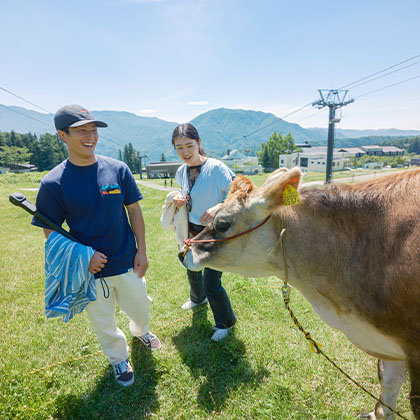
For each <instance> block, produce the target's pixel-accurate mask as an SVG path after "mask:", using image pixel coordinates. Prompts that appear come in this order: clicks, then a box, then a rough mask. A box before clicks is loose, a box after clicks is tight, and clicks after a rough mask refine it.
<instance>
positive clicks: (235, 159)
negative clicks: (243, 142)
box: [221, 150, 263, 175]
mask: <svg viewBox="0 0 420 420" xmlns="http://www.w3.org/2000/svg"><path fill="white" fill-rule="evenodd" d="M221 161H222V162H223V163H225V164H226V165H227V166H228V167H229V168H230V169H232V171H233V172H235V173H236V174H244V175H254V174H258V173H260V172H262V171H263V167H262V166H261V165H259V164H258V158H257V157H255V156H246V155H244V154H243V153H242V152H240V151H239V150H228V151H227V154H226V155H225V156H223V157H222V158H221Z"/></svg>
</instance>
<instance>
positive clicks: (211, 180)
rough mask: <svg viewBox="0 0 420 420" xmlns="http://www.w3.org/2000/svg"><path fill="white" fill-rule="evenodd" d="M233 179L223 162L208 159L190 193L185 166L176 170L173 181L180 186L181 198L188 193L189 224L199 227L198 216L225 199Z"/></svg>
mask: <svg viewBox="0 0 420 420" xmlns="http://www.w3.org/2000/svg"><path fill="white" fill-rule="evenodd" d="M234 177H235V174H234V173H233V172H232V171H231V170H230V169H229V168H228V167H227V166H226V165H225V164H224V163H223V162H221V161H220V160H217V159H212V158H208V159H207V160H206V162H204V164H203V166H202V167H201V172H200V175H199V176H198V178H197V179H196V181H195V184H194V185H193V187H192V189H191V191H190V190H189V185H188V173H187V165H186V164H184V165H182V166H180V167H179V168H178V170H177V172H176V175H175V181H176V182H177V183H178V184H179V185H180V186H181V191H182V195H183V197H186V196H187V194H188V192H189V193H190V196H191V204H192V206H191V212H190V213H189V215H188V219H189V221H190V222H191V223H194V224H196V225H201V223H200V216H201V215H202V214H203V213H204V212H205V211H206V210H207V209H209V208H210V207H213V206H215V205H216V204H219V203H221V202H222V201H223V200H224V199H225V198H226V197H227V195H228V192H229V188H230V184H231V182H232V179H233V178H234Z"/></svg>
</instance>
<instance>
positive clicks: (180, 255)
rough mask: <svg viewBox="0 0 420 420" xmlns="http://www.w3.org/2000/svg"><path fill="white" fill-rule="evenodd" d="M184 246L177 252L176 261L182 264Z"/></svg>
mask: <svg viewBox="0 0 420 420" xmlns="http://www.w3.org/2000/svg"><path fill="white" fill-rule="evenodd" d="M185 254H186V252H185V245H184V246H183V247H182V248H181V250H180V251H179V252H178V259H179V261H181V262H182V263H183V262H184V258H185Z"/></svg>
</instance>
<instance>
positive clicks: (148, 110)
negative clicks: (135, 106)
mask: <svg viewBox="0 0 420 420" xmlns="http://www.w3.org/2000/svg"><path fill="white" fill-rule="evenodd" d="M155 112H157V110H156V109H141V110H140V114H154V113H155Z"/></svg>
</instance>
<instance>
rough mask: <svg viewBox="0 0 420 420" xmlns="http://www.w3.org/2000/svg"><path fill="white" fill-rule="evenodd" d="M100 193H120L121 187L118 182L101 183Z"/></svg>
mask: <svg viewBox="0 0 420 420" xmlns="http://www.w3.org/2000/svg"><path fill="white" fill-rule="evenodd" d="M101 190H102V195H107V194H121V187H120V186H119V185H118V184H112V185H102V187H101Z"/></svg>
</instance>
